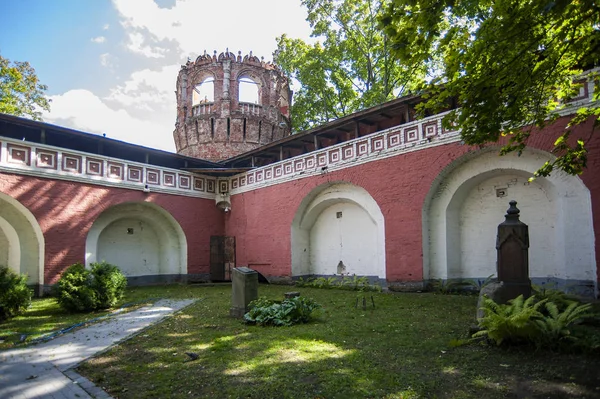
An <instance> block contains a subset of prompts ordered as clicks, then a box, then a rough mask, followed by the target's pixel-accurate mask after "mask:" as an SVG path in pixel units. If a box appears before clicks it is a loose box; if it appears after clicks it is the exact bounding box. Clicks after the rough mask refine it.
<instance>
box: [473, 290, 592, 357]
mask: <svg viewBox="0 0 600 399" xmlns="http://www.w3.org/2000/svg"><path fill="white" fill-rule="evenodd" d="M482 308H483V310H484V311H485V316H484V317H482V318H481V319H479V320H478V323H479V327H480V328H481V330H480V331H478V332H477V333H475V334H474V335H473V337H486V338H487V339H488V341H491V342H493V343H495V344H496V345H498V346H500V345H515V344H532V345H535V346H536V347H538V348H541V347H544V348H551V349H556V348H559V347H561V346H562V345H563V344H565V343H567V341H574V340H575V339H576V337H575V336H573V335H572V329H573V327H574V326H575V325H577V324H579V323H580V322H581V321H583V320H584V319H586V318H589V317H592V316H593V314H592V312H591V311H590V309H591V305H590V304H581V303H578V302H575V301H572V302H570V303H569V304H568V305H566V306H564V303H562V302H561V303H559V304H556V303H554V302H552V301H550V300H549V299H548V298H545V299H542V300H539V299H538V298H537V297H536V296H531V297H529V298H528V299H527V300H524V299H523V295H520V296H518V297H517V298H515V299H513V300H511V301H509V302H508V303H507V304H497V303H496V302H494V301H493V300H491V299H489V298H485V299H484V301H483V307H482Z"/></svg>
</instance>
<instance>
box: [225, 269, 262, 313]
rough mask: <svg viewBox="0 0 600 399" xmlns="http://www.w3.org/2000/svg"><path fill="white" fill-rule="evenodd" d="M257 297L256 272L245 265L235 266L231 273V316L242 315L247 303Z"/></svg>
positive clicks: (245, 310)
mask: <svg viewBox="0 0 600 399" xmlns="http://www.w3.org/2000/svg"><path fill="white" fill-rule="evenodd" d="M255 299H258V273H257V272H256V271H255V270H252V269H250V268H247V267H235V268H233V272H232V274H231V309H230V310H229V314H230V315H231V316H233V317H243V316H244V314H246V312H247V311H248V304H249V303H250V302H252V301H253V300H255Z"/></svg>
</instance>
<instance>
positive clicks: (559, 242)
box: [423, 148, 597, 284]
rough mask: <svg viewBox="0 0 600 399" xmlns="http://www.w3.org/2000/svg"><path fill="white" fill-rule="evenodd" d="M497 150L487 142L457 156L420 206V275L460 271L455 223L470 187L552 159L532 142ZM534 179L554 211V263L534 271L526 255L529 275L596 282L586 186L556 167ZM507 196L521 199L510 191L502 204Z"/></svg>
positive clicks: (521, 172)
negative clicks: (525, 146) (510, 151)
mask: <svg viewBox="0 0 600 399" xmlns="http://www.w3.org/2000/svg"><path fill="white" fill-rule="evenodd" d="M497 151H498V148H486V149H484V150H480V151H475V152H473V153H470V154H467V155H465V156H463V157H461V158H459V159H458V160H456V161H455V162H453V163H452V164H451V165H450V166H448V167H447V168H446V169H445V170H444V171H443V172H442V173H441V174H440V175H439V176H438V178H436V181H435V182H434V184H433V185H432V187H431V190H430V192H429V194H428V195H427V198H426V200H425V204H424V206H423V254H424V263H423V268H424V270H423V276H424V279H438V278H442V279H446V278H456V277H459V276H457V275H456V274H457V273H456V270H460V267H458V268H457V263H460V262H461V261H462V260H461V257H460V256H461V254H460V250H459V248H461V246H462V247H464V245H465V243H461V241H460V240H461V234H462V233H461V231H460V227H458V215H459V213H460V207H461V206H462V204H463V203H464V202H465V201H466V200H467V198H466V196H468V195H469V193H470V192H471V190H473V189H474V187H476V186H477V185H478V184H481V183H483V182H485V181H486V180H489V179H490V178H494V177H497V176H508V175H514V176H521V177H523V178H524V179H525V178H526V177H529V176H531V175H532V174H533V173H534V172H535V171H536V170H537V169H538V168H539V167H540V166H541V165H542V164H543V163H544V162H545V161H550V160H552V155H551V154H548V153H546V152H544V151H540V150H536V149H532V148H528V149H526V150H525V151H524V152H523V153H522V155H521V156H518V155H517V154H509V155H505V156H502V157H500V156H498V153H497ZM524 181H526V179H525V180H524ZM532 184H535V185H537V186H536V187H537V188H539V189H540V190H542V191H543V192H544V195H545V196H546V197H547V201H546V200H544V201H545V202H546V204H547V207H548V209H550V212H551V213H553V215H552V216H551V217H552V218H553V226H555V229H554V233H553V234H554V236H553V237H551V238H552V240H553V241H554V248H553V250H554V251H555V253H554V257H555V258H556V265H558V268H557V269H556V270H550V269H548V270H545V271H540V269H539V266H540V265H537V266H538V269H537V271H536V265H532V262H531V261H530V275H531V277H532V278H535V277H539V278H545V277H553V278H556V279H559V280H564V281H577V282H581V281H584V282H593V283H594V284H596V280H597V279H596V262H595V247H594V230H593V224H592V206H591V196H590V192H589V190H588V189H587V187H586V186H585V185H584V184H583V182H582V181H581V179H579V178H578V177H573V176H568V175H566V174H564V173H560V172H555V173H553V174H552V176H550V177H548V178H538V179H536V180H535V182H534V183H532ZM511 199H516V200H517V201H518V200H519V198H511V197H510V194H509V195H508V196H507V197H506V198H502V201H505V202H506V206H505V208H508V201H509V200H511ZM471 211H473V212H477V211H478V210H477V209H472V210H471ZM503 215H504V213H500V214H498V215H497V220H498V222H497V223H500V222H502V220H503ZM549 216H550V215H549ZM526 218H527V213H524V212H522V219H526ZM494 228H495V226H494ZM530 236H531V234H530ZM532 239H533V240H535V236H532ZM493 244H494V243H490V245H493ZM475 245H477V244H475ZM485 245H487V244H485ZM494 254H495V251H494ZM530 254H531V249H530ZM494 262H495V256H494ZM494 265H495V263H494ZM494 270H495V267H494ZM532 270H533V271H534V274H532ZM460 277H463V278H470V277H486V276H464V275H463V276H460Z"/></svg>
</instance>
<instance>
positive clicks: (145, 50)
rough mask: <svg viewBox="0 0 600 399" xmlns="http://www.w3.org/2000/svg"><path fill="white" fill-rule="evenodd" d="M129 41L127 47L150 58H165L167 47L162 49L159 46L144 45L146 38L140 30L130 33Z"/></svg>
mask: <svg viewBox="0 0 600 399" xmlns="http://www.w3.org/2000/svg"><path fill="white" fill-rule="evenodd" d="M128 37H129V43H127V48H128V49H129V50H131V51H132V52H134V53H137V54H141V55H144V56H146V57H148V58H164V57H165V52H166V49H162V48H160V47H158V46H148V45H144V42H145V41H146V38H145V37H144V35H143V34H141V33H140V32H132V33H129V35H128Z"/></svg>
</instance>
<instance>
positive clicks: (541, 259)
mask: <svg viewBox="0 0 600 399" xmlns="http://www.w3.org/2000/svg"><path fill="white" fill-rule="evenodd" d="M527 180H528V178H527V176H522V175H517V174H510V173H507V174H503V173H501V172H499V174H498V175H496V176H494V177H491V178H489V179H487V180H484V181H483V182H481V183H478V184H476V185H475V186H474V187H473V188H471V189H470V190H465V191H467V192H466V193H465V199H464V201H452V203H454V202H456V203H457V204H456V205H454V206H456V207H457V208H458V209H456V211H457V212H458V214H459V223H458V225H455V228H457V230H458V231H456V232H455V233H457V234H460V262H459V264H458V265H456V266H458V267H457V268H456V269H449V270H448V274H449V275H448V277H450V278H460V277H483V276H489V275H491V274H496V257H497V255H496V235H497V231H498V230H497V226H498V224H499V223H501V222H502V221H504V215H505V214H506V210H507V209H508V207H509V204H508V201H510V200H511V199H518V204H517V207H518V208H519V209H520V210H521V221H522V222H524V223H526V224H527V225H528V226H529V235H530V237H531V239H530V248H529V262H530V265H531V267H530V270H529V273H530V275H531V276H553V277H558V276H560V273H559V269H560V267H559V265H558V263H557V262H558V258H557V257H556V250H555V249H556V247H557V245H558V243H557V240H556V238H557V234H556V231H557V228H556V222H557V216H558V215H557V210H556V203H557V201H556V198H554V197H555V194H554V193H552V192H547V191H546V190H545V189H544V187H543V186H542V185H540V184H539V183H537V182H532V183H529V182H528V181H527ZM497 188H506V193H507V196H506V197H502V198H499V197H497V196H496V189H497ZM451 208H452V205H451V207H450V208H449V209H451Z"/></svg>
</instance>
